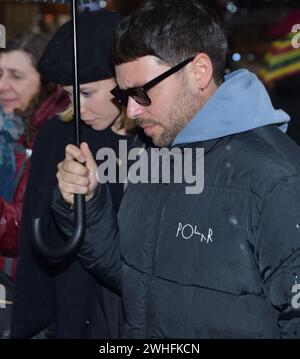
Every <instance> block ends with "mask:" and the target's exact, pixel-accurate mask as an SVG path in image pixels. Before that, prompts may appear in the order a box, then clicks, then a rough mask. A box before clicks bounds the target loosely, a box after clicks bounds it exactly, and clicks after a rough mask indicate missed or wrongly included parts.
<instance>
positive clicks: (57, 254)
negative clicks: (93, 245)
mask: <svg viewBox="0 0 300 359" xmlns="http://www.w3.org/2000/svg"><path fill="white" fill-rule="evenodd" d="M74 214H75V224H74V232H73V234H72V237H71V238H70V239H69V240H68V242H67V243H66V244H65V245H64V246H63V247H56V248H55V247H51V246H50V245H48V244H47V243H46V242H45V241H44V239H43V234H42V219H41V218H34V219H33V239H34V243H35V245H36V247H37V249H38V251H39V252H40V253H41V254H42V255H43V256H45V257H48V258H51V259H59V258H65V257H67V256H70V255H72V254H73V253H75V252H76V250H77V249H78V248H79V246H80V244H81V242H82V239H83V236H84V232H85V199H84V196H83V195H78V194H76V195H75V206H74Z"/></svg>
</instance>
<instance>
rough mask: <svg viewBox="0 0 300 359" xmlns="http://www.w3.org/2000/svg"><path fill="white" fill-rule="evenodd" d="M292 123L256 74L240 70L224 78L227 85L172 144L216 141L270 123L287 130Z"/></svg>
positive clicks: (215, 94) (211, 99) (214, 95)
mask: <svg viewBox="0 0 300 359" xmlns="http://www.w3.org/2000/svg"><path fill="white" fill-rule="evenodd" d="M289 120H290V117H289V116H288V114H286V113H285V112H284V111H282V110H275V109H274V107H273V106H272V103H271V100H270V97H269V95H268V93H267V90H266V89H265V87H264V85H263V84H262V83H261V81H260V80H259V79H258V78H257V76H256V75H255V74H253V73H251V72H249V71H248V70H237V71H234V72H232V73H230V74H229V75H226V76H225V82H224V83H223V84H222V85H221V86H220V87H219V88H218V89H217V91H216V92H215V93H214V94H213V96H212V97H211V98H210V99H209V100H208V101H207V103H206V104H205V105H204V107H203V108H202V109H201V110H200V111H199V112H198V113H197V115H196V116H195V117H194V118H193V119H192V120H191V121H190V122H189V123H188V125H187V126H186V127H185V128H184V129H183V130H182V131H181V132H180V133H179V134H178V135H177V137H176V138H175V140H174V142H173V144H172V145H173V146H175V145H179V144H187V143H193V142H199V141H206V140H212V139H217V138H220V137H224V136H228V135H232V134H235V133H240V132H245V131H249V130H252V129H254V128H258V127H262V126H266V125H270V124H281V125H282V128H281V129H282V130H283V131H286V129H287V123H288V121H289Z"/></svg>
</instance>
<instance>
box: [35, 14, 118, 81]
mask: <svg viewBox="0 0 300 359" xmlns="http://www.w3.org/2000/svg"><path fill="white" fill-rule="evenodd" d="M121 19H122V16H121V15H120V14H118V13H114V12H108V11H98V12H84V13H81V14H79V15H78V28H77V30H78V55H79V56H78V64H79V82H80V84H85V83H88V82H94V81H98V80H103V79H106V78H109V77H113V76H114V70H113V67H112V65H111V62H110V54H111V46H112V43H113V39H114V33H115V31H116V28H117V25H118V23H119V22H120V20H121ZM71 26H72V24H71V21H68V22H67V23H65V24H64V25H63V26H61V27H60V28H59V29H58V31H57V32H56V33H55V34H54V36H53V37H52V39H51V40H50V42H49V44H48V46H47V48H46V50H45V52H44V53H43V56H42V57H41V59H40V61H39V62H38V66H37V67H38V70H39V72H40V73H41V75H42V76H43V77H44V78H45V79H46V80H48V81H50V82H54V83H56V84H61V85H64V86H69V85H72V84H73V81H74V80H73V70H72V58H73V40H72V39H73V38H72V31H71V30H72V28H71Z"/></svg>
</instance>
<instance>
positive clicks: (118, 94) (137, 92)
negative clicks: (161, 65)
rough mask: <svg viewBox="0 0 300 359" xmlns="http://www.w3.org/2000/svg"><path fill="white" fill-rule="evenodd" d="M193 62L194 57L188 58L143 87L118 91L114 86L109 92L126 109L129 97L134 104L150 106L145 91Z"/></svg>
mask: <svg viewBox="0 0 300 359" xmlns="http://www.w3.org/2000/svg"><path fill="white" fill-rule="evenodd" d="M193 60H194V57H190V58H189V59H187V60H185V61H183V62H181V63H180V64H178V65H176V66H174V67H172V68H171V69H169V70H168V71H166V72H164V73H163V74H161V75H159V76H157V77H155V78H154V79H153V80H151V81H149V82H147V83H146V84H145V85H144V86H139V87H132V88H129V89H126V90H123V89H120V88H119V86H116V87H115V88H114V89H112V90H111V91H110V92H111V94H112V95H113V96H114V97H115V98H116V100H117V101H118V102H119V103H120V104H121V105H122V106H125V107H127V104H128V97H129V96H130V97H132V98H133V99H134V101H135V102H137V103H138V104H140V105H142V106H150V105H151V99H150V98H149V96H148V95H147V91H149V90H150V89H151V88H152V87H154V86H155V85H157V84H158V83H159V82H161V81H163V80H164V79H166V78H167V77H169V76H171V75H173V74H174V73H175V72H177V71H179V70H180V69H182V68H183V67H184V66H186V65H187V64H188V63H190V62H192V61H193Z"/></svg>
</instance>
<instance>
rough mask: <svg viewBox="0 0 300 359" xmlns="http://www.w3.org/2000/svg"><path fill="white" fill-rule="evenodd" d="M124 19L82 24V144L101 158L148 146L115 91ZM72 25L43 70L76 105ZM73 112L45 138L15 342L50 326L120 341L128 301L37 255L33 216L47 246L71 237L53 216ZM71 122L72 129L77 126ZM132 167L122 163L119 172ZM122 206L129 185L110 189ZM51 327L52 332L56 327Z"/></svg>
mask: <svg viewBox="0 0 300 359" xmlns="http://www.w3.org/2000/svg"><path fill="white" fill-rule="evenodd" d="M120 18H121V17H120V15H118V14H116V13H110V12H104V11H101V12H95V13H89V12H87V13H82V14H80V15H79V18H78V34H79V38H78V43H79V82H80V105H81V119H82V122H83V124H82V140H83V141H85V142H87V143H88V144H89V146H90V148H91V150H92V153H93V155H94V157H96V153H97V151H98V150H99V149H101V148H109V149H111V150H113V151H114V152H115V153H116V154H118V150H119V141H120V140H124V141H126V143H127V148H128V151H129V150H130V149H131V148H133V147H142V146H143V145H144V142H143V140H142V139H141V137H140V135H139V133H137V132H136V128H135V125H134V122H132V121H131V122H129V121H128V120H127V119H126V117H125V116H124V115H123V114H122V111H121V110H122V108H121V105H120V104H119V103H118V102H117V101H115V100H114V98H113V95H112V94H111V93H110V91H111V90H112V89H113V88H114V87H115V85H116V82H115V80H114V70H113V68H112V66H111V64H110V48H111V45H112V41H113V35H114V31H115V29H116V26H117V24H118V22H119V20H120ZM71 39H72V34H71V23H70V22H68V23H67V24H65V25H63V26H62V27H61V28H60V29H59V30H58V31H57V33H56V34H55V35H54V37H53V38H52V40H51V41H50V43H49V46H48V47H47V49H46V51H45V53H44V55H43V57H42V59H41V61H40V62H39V69H40V71H41V73H43V74H44V76H46V77H47V78H48V79H51V81H52V82H54V83H58V84H60V85H63V87H64V89H65V91H66V92H67V93H68V95H69V97H70V100H71V101H72V100H73V86H72V84H73V74H72V60H71V59H72V51H71V50H72V49H71V43H72V41H71ZM72 119H73V108H72V106H71V107H68V108H66V110H65V111H64V112H62V113H61V114H60V119H59V118H56V119H55V120H53V121H51V123H49V125H47V126H45V127H44V128H43V130H42V131H41V133H40V136H39V137H38V140H37V143H36V146H35V155H34V156H33V158H32V168H31V173H30V180H29V186H28V191H27V194H26V201H25V210H26V211H25V213H24V218H23V223H22V230H21V246H22V250H21V259H20V264H19V267H18V271H17V286H16V287H17V289H16V297H15V303H14V307H13V320H12V336H13V337H14V338H27V337H32V336H34V335H37V334H38V333H39V331H40V330H41V329H44V328H47V327H48V328H49V330H48V333H46V336H47V337H49V336H50V337H54V338H107V339H108V338H118V337H119V322H120V320H121V309H120V298H119V296H118V295H117V294H115V293H114V292H112V291H111V290H110V289H109V283H108V284H106V286H104V285H102V284H101V283H98V282H97V281H96V280H95V279H94V278H93V277H92V276H91V275H90V274H89V273H88V272H87V271H85V270H84V269H83V267H82V266H81V264H80V263H79V261H78V260H77V259H76V258H74V257H73V256H72V257H71V258H67V259H64V260H61V261H57V262H54V263H53V262H49V261H48V260H47V258H43V257H42V256H40V255H39V254H38V253H37V252H36V251H35V250H33V249H32V225H31V222H32V218H33V217H41V218H42V220H43V233H44V236H45V239H46V241H47V242H48V243H49V244H51V245H53V246H56V245H57V246H58V245H60V244H61V243H63V241H64V237H62V234H61V233H60V231H59V229H58V227H57V226H56V223H55V220H54V219H53V218H52V216H51V209H50V204H51V195H52V190H53V188H54V187H55V186H56V185H57V179H56V171H57V165H58V163H59V162H60V161H62V159H63V158H64V156H65V147H66V145H68V144H70V143H73V142H74V140H73V123H72V122H73V121H71V120H72ZM70 121H71V123H70ZM123 165H124V164H123V163H121V161H119V160H117V163H116V168H117V172H118V170H119V169H121V167H122V166H123ZM109 187H110V191H111V194H112V198H113V201H114V205H115V207H116V208H118V207H119V204H120V202H121V199H122V196H123V192H124V188H125V184H123V183H118V182H117V183H109ZM49 324H50V327H49Z"/></svg>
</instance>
